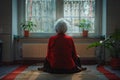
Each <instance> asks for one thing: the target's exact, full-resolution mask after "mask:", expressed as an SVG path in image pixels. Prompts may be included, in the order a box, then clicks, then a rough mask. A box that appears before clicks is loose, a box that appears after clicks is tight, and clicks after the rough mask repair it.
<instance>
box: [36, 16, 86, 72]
mask: <svg viewBox="0 0 120 80" xmlns="http://www.w3.org/2000/svg"><path fill="white" fill-rule="evenodd" d="M68 26H69V23H68V22H67V21H66V20H65V19H63V18H61V19H59V20H58V21H57V22H56V24H55V30H56V35H54V36H51V37H50V38H49V42H48V50H47V56H46V59H45V62H44V67H43V70H44V71H46V72H50V73H75V72H79V71H81V70H86V69H87V68H83V67H81V63H80V58H79V57H78V56H77V53H76V50H75V45H74V42H73V39H72V37H71V36H68V35H67V34H65V33H66V31H67V27H68ZM38 70H40V68H38Z"/></svg>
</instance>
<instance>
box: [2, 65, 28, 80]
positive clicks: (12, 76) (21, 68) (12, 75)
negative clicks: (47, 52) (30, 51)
mask: <svg viewBox="0 0 120 80" xmlns="http://www.w3.org/2000/svg"><path fill="white" fill-rule="evenodd" d="M27 67H28V65H22V66H19V67H18V68H17V69H15V70H14V71H12V72H11V73H9V74H7V75H6V76H4V77H3V78H2V79H0V80H14V79H15V77H16V76H17V75H18V74H20V73H21V72H22V71H24V70H25V69H26V68H27Z"/></svg>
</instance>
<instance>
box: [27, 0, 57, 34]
mask: <svg viewBox="0 0 120 80" xmlns="http://www.w3.org/2000/svg"><path fill="white" fill-rule="evenodd" d="M55 12H56V8H55V0H26V20H32V21H33V22H35V23H36V24H37V27H35V28H34V29H33V31H31V32H33V33H37V32H41V33H49V32H53V31H54V29H53V27H54V26H53V24H54V22H55V18H56V16H55V15H56V13H55Z"/></svg>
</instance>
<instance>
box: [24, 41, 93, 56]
mask: <svg viewBox="0 0 120 80" xmlns="http://www.w3.org/2000/svg"><path fill="white" fill-rule="evenodd" d="M88 45H89V43H76V44H75V48H76V52H77V54H78V55H79V56H80V57H95V54H94V52H95V51H94V48H91V49H86V48H87V46H88ZM46 53H47V43H23V44H22V56H23V58H44V57H45V56H46Z"/></svg>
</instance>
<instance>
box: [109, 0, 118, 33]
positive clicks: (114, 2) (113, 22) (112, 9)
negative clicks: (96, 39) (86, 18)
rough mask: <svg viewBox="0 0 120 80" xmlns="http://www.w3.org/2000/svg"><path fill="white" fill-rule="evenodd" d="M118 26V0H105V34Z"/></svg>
mask: <svg viewBox="0 0 120 80" xmlns="http://www.w3.org/2000/svg"><path fill="white" fill-rule="evenodd" d="M116 27H118V28H120V0H107V35H109V34H110V33H112V32H113V31H114V29H115V28H116Z"/></svg>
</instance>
